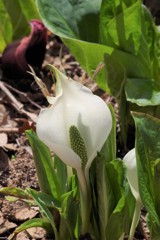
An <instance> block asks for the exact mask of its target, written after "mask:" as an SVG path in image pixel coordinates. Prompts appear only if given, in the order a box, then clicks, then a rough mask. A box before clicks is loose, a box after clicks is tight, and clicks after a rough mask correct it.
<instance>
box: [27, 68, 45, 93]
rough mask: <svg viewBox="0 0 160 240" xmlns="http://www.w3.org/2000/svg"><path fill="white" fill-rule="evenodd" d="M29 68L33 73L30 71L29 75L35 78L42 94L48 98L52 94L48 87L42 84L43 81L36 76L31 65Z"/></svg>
mask: <svg viewBox="0 0 160 240" xmlns="http://www.w3.org/2000/svg"><path fill="white" fill-rule="evenodd" d="M28 66H29V68H30V70H31V72H29V71H28V73H29V74H31V75H32V76H33V77H34V80H35V81H36V83H37V85H38V86H39V88H40V89H41V92H42V93H43V95H44V96H45V97H46V98H47V97H48V96H49V95H50V94H49V92H48V89H47V87H46V85H45V84H44V82H42V80H41V79H40V78H38V77H37V76H36V74H35V71H34V69H33V68H32V67H31V66H30V65H28Z"/></svg>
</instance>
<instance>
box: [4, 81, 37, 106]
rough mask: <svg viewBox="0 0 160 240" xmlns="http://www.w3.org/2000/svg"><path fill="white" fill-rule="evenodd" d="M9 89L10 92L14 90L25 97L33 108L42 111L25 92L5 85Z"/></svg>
mask: <svg viewBox="0 0 160 240" xmlns="http://www.w3.org/2000/svg"><path fill="white" fill-rule="evenodd" d="M3 84H4V85H5V86H6V87H7V88H9V89H10V90H12V91H13V92H15V93H17V94H19V95H21V96H23V97H25V98H26V99H27V100H28V101H29V102H30V103H31V104H32V105H33V106H35V107H37V108H38V109H41V106H40V105H39V104H37V103H35V102H34V101H32V99H30V98H29V97H28V95H27V93H24V92H21V91H19V90H18V89H16V88H14V87H12V86H10V85H9V84H7V83H3Z"/></svg>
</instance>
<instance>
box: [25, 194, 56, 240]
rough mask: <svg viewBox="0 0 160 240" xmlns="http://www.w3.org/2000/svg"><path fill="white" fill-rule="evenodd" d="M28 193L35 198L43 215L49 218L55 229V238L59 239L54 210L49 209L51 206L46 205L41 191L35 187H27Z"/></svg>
mask: <svg viewBox="0 0 160 240" xmlns="http://www.w3.org/2000/svg"><path fill="white" fill-rule="evenodd" d="M27 191H28V193H29V194H30V195H31V196H32V198H33V199H34V200H35V202H36V204H37V205H38V206H39V208H40V211H41V213H42V215H43V216H45V217H46V218H47V220H48V221H49V222H50V225H51V226H52V229H53V231H54V235H55V240H58V231H57V228H56V226H55V219H54V217H53V210H52V213H51V211H50V210H49V208H48V207H47V206H46V203H45V202H44V201H43V199H41V196H40V193H39V192H37V191H35V190H33V189H27Z"/></svg>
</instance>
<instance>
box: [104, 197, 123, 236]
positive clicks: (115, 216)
mask: <svg viewBox="0 0 160 240" xmlns="http://www.w3.org/2000/svg"><path fill="white" fill-rule="evenodd" d="M124 218H125V196H124V195H123V196H122V197H121V199H120V200H119V202H118V204H117V206H116V208H115V209H114V212H113V213H112V214H111V216H110V219H109V222H108V225H107V228H106V239H113V240H117V239H120V237H121V236H122V235H123V233H124ZM115 229H116V231H115Z"/></svg>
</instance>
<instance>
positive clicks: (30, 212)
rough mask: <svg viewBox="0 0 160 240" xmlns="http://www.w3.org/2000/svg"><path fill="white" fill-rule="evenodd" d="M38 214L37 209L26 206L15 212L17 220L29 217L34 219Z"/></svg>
mask: <svg viewBox="0 0 160 240" xmlns="http://www.w3.org/2000/svg"><path fill="white" fill-rule="evenodd" d="M37 214H38V211H35V210H34V209H32V208H28V207H24V208H22V209H19V210H17V211H16V212H15V216H14V217H15V219H16V220H17V221H25V220H27V219H32V218H34V217H35V216H36V215H37Z"/></svg>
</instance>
